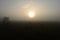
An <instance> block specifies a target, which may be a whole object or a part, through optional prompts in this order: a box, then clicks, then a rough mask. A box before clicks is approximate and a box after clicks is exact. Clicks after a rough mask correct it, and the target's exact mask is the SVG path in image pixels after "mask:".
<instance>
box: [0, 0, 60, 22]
mask: <svg viewBox="0 0 60 40" xmlns="http://www.w3.org/2000/svg"><path fill="white" fill-rule="evenodd" d="M59 4H60V0H0V19H3V18H4V17H9V18H10V20H24V21H25V20H26V21H31V20H33V21H60V5H59ZM29 7H31V8H32V9H31V10H35V12H36V14H37V15H36V16H35V17H34V18H29V17H28V15H27V14H28V13H27V11H28V10H29V9H30V8H29ZM26 10H27V11H26Z"/></svg>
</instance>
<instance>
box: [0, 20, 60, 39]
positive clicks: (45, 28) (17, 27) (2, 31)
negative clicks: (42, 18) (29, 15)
mask: <svg viewBox="0 0 60 40" xmlns="http://www.w3.org/2000/svg"><path fill="white" fill-rule="evenodd" d="M1 37H2V39H16V40H18V39H21V40H24V39H28V40H32V39H48V40H49V39H56V40H57V39H58V38H59V37H60V23H59V22H17V21H16V22H9V23H3V22H2V23H1V22H0V38H1Z"/></svg>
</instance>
